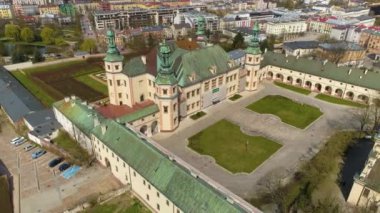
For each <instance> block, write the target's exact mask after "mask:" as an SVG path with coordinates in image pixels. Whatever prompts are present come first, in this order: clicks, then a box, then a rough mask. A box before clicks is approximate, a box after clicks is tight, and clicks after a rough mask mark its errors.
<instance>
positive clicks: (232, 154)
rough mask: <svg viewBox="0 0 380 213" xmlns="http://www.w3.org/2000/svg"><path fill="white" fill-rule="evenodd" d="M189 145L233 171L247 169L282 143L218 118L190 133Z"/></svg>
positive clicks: (268, 155) (264, 158) (263, 158)
mask: <svg viewBox="0 0 380 213" xmlns="http://www.w3.org/2000/svg"><path fill="white" fill-rule="evenodd" d="M188 146H189V147H190V148H191V149H193V150H195V151H196V152H198V153H199V154H202V155H209V156H211V157H213V158H214V159H215V161H216V163H217V164H219V165H221V166H222V167H224V168H226V169H227V170H229V171H231V172H233V173H238V172H246V173H250V172H252V171H253V170H254V169H255V168H257V167H258V166H259V165H260V164H261V163H263V162H264V161H265V160H266V159H268V158H269V157H270V156H271V155H272V154H273V153H275V152H276V151H277V150H278V149H279V148H280V147H281V146H282V145H281V144H279V143H276V142H274V141H271V140H268V139H266V138H264V137H261V136H249V135H246V134H244V133H242V132H241V131H240V127H239V126H237V125H235V124H232V123H231V122H229V121H227V120H221V121H219V122H217V123H215V124H214V125H212V126H210V127H208V128H206V129H204V130H203V131H201V132H199V133H197V134H195V135H193V136H192V137H190V138H189V145H188Z"/></svg>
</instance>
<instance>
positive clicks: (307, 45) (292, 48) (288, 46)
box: [283, 41, 319, 56]
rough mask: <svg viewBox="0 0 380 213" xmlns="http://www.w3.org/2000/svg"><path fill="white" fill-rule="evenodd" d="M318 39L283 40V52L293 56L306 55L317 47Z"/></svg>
mask: <svg viewBox="0 0 380 213" xmlns="http://www.w3.org/2000/svg"><path fill="white" fill-rule="evenodd" d="M318 45H319V42H318V41H293V42H284V44H283V50H284V52H285V54H288V55H293V56H306V55H310V54H312V53H313V52H315V51H316V50H317V48H318Z"/></svg>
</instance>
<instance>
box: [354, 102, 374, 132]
mask: <svg viewBox="0 0 380 213" xmlns="http://www.w3.org/2000/svg"><path fill="white" fill-rule="evenodd" d="M354 115H355V118H356V119H357V120H358V121H359V123H360V135H361V134H362V133H363V131H364V130H365V129H366V128H367V127H368V125H370V123H371V108H370V107H364V108H360V109H357V110H356V111H355V114H354Z"/></svg>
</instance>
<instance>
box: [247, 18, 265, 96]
mask: <svg viewBox="0 0 380 213" xmlns="http://www.w3.org/2000/svg"><path fill="white" fill-rule="evenodd" d="M259 32H260V29H259V24H258V23H257V22H255V24H254V26H253V36H252V38H251V41H250V42H249V44H248V47H247V49H245V52H246V55H245V69H246V70H247V81H246V86H245V89H246V90H248V91H252V90H256V89H257V86H258V84H259V81H260V80H261V73H259V70H260V62H261V59H262V56H261V50H260V44H259Z"/></svg>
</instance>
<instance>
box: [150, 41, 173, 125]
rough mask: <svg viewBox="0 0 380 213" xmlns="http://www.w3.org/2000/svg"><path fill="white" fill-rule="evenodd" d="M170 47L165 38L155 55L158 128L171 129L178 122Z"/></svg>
mask: <svg viewBox="0 0 380 213" xmlns="http://www.w3.org/2000/svg"><path fill="white" fill-rule="evenodd" d="M170 55H171V49H170V47H169V45H167V44H166V42H165V40H164V41H163V42H162V43H160V46H159V51H158V57H157V69H158V72H157V77H156V79H155V83H156V88H155V89H156V103H157V105H158V107H159V109H160V122H159V123H160V130H161V131H173V130H175V129H176V128H177V127H178V124H179V116H178V115H179V113H178V112H179V109H178V108H179V104H178V102H179V101H178V94H179V91H178V82H177V79H176V77H175V76H174V71H173V67H172V65H173V62H172V61H171V59H170Z"/></svg>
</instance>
